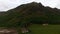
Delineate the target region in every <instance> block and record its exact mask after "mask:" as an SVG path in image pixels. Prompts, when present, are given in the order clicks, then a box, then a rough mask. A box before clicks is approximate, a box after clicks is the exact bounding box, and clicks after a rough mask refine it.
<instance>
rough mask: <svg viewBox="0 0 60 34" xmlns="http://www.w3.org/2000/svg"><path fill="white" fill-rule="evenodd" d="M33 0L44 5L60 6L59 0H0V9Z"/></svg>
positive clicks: (3, 9)
mask: <svg viewBox="0 0 60 34" xmlns="http://www.w3.org/2000/svg"><path fill="white" fill-rule="evenodd" d="M33 1H35V2H41V3H42V4H43V5H44V6H50V7H52V8H54V7H57V8H60V4H59V3H60V2H59V0H0V11H6V10H9V9H12V8H14V7H17V6H19V5H21V4H26V3H30V2H33Z"/></svg>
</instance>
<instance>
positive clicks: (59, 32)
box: [30, 24, 60, 34]
mask: <svg viewBox="0 0 60 34" xmlns="http://www.w3.org/2000/svg"><path fill="white" fill-rule="evenodd" d="M30 30H31V33H32V34H60V25H48V26H42V25H39V24H33V25H31V26H30Z"/></svg>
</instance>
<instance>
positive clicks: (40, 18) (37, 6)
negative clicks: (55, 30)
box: [0, 2, 60, 27]
mask: <svg viewBox="0 0 60 34" xmlns="http://www.w3.org/2000/svg"><path fill="white" fill-rule="evenodd" d="M3 15H4V16H3ZM21 23H22V24H23V23H35V24H42V23H49V24H60V9H57V8H50V7H44V6H43V5H42V4H41V3H36V2H32V3H28V4H23V5H20V6H18V7H16V8H14V9H11V10H8V11H7V12H5V13H4V14H2V15H0V24H1V25H0V26H6V27H17V26H21Z"/></svg>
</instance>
